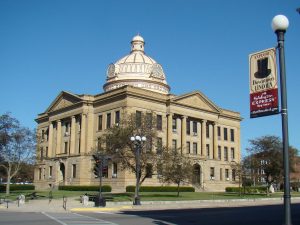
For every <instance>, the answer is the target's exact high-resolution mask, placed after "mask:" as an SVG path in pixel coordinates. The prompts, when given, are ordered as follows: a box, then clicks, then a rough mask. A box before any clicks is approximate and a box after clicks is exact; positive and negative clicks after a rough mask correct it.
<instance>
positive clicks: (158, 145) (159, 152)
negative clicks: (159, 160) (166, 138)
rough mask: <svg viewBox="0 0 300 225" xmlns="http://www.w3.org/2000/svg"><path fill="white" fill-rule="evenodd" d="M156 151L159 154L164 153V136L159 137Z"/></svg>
mask: <svg viewBox="0 0 300 225" xmlns="http://www.w3.org/2000/svg"><path fill="white" fill-rule="evenodd" d="M156 153H157V154H161V153H162V138H157V148H156Z"/></svg>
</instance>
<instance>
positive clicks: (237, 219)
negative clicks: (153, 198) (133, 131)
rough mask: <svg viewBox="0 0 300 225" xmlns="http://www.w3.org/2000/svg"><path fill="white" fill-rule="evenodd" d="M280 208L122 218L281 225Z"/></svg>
mask: <svg viewBox="0 0 300 225" xmlns="http://www.w3.org/2000/svg"><path fill="white" fill-rule="evenodd" d="M283 212H284V208H283V205H266V206H246V207H231V208H228V207H224V208H199V209H195V208H193V209H172V210H148V211H146V210H144V211H123V212H121V213H122V214H125V215H134V216H138V217H144V218H151V219H153V220H154V224H157V225H169V224H176V225H192V224H193V225H194V224H200V225H229V224H230V225H232V224H242V225H254V224H255V225H260V224H262V225H265V224H268V225H273V224H274V225H277V224H283V222H284V216H283ZM291 212H292V224H293V225H297V224H299V225H300V213H299V212H300V203H297V204H292V206H291Z"/></svg>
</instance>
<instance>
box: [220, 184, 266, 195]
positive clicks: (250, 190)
mask: <svg viewBox="0 0 300 225" xmlns="http://www.w3.org/2000/svg"><path fill="white" fill-rule="evenodd" d="M225 191H226V192H235V193H239V188H238V187H226V188H225ZM240 191H241V192H242V193H244V192H245V193H247V194H259V193H266V192H267V187H266V186H249V187H241V188H240Z"/></svg>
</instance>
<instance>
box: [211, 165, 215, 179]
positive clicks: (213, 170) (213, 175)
mask: <svg viewBox="0 0 300 225" xmlns="http://www.w3.org/2000/svg"><path fill="white" fill-rule="evenodd" d="M210 179H211V180H214V179H215V167H210Z"/></svg>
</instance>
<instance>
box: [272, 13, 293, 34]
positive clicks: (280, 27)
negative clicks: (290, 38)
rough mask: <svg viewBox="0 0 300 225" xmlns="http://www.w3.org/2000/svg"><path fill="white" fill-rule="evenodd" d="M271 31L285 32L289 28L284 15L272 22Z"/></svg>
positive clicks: (278, 16) (276, 17)
mask: <svg viewBox="0 0 300 225" xmlns="http://www.w3.org/2000/svg"><path fill="white" fill-rule="evenodd" d="M271 26H272V29H273V31H274V32H276V31H286V30H287V28H288V26H289V20H288V18H287V17H286V16H284V15H277V16H275V17H274V18H273V20H272V24H271Z"/></svg>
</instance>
